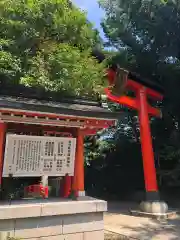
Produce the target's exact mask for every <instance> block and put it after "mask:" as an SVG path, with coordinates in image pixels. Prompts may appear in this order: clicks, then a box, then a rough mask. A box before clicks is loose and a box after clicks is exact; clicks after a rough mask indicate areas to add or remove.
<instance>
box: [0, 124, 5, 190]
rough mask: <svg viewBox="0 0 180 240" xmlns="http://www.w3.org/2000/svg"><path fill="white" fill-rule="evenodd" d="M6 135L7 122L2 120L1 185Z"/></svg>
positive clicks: (0, 127)
mask: <svg viewBox="0 0 180 240" xmlns="http://www.w3.org/2000/svg"><path fill="white" fill-rule="evenodd" d="M5 137H6V123H3V122H0V187H1V185H2V173H3V164H4V144H5Z"/></svg>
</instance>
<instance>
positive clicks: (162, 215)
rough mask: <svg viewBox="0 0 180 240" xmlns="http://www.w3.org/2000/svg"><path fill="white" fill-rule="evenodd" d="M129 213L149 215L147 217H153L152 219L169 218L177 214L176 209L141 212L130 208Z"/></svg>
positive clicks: (142, 215)
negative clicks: (160, 211)
mask: <svg viewBox="0 0 180 240" xmlns="http://www.w3.org/2000/svg"><path fill="white" fill-rule="evenodd" d="M130 213H131V214H132V215H133V216H138V217H139V216H140V217H149V218H153V219H158V220H160V219H162V220H164V219H171V218H175V217H176V216H177V212H176V211H168V212H167V213H148V212H141V211H138V210H137V211H136V210H131V211H130Z"/></svg>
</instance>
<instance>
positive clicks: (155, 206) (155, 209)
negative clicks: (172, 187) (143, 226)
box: [140, 201, 168, 214]
mask: <svg viewBox="0 0 180 240" xmlns="http://www.w3.org/2000/svg"><path fill="white" fill-rule="evenodd" d="M140 210H141V211H142V212H146V213H152V214H165V213H167V211H168V205H167V204H166V203H165V202H161V201H144V202H141V204H140Z"/></svg>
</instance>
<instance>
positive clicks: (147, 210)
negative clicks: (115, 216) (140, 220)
mask: <svg viewBox="0 0 180 240" xmlns="http://www.w3.org/2000/svg"><path fill="white" fill-rule="evenodd" d="M130 212H131V214H133V215H136V216H143V217H150V218H156V219H168V218H172V217H174V216H175V215H176V211H168V205H167V204H166V203H165V202H161V201H144V202H142V203H141V204H140V210H137V211H136V210H132V211H130Z"/></svg>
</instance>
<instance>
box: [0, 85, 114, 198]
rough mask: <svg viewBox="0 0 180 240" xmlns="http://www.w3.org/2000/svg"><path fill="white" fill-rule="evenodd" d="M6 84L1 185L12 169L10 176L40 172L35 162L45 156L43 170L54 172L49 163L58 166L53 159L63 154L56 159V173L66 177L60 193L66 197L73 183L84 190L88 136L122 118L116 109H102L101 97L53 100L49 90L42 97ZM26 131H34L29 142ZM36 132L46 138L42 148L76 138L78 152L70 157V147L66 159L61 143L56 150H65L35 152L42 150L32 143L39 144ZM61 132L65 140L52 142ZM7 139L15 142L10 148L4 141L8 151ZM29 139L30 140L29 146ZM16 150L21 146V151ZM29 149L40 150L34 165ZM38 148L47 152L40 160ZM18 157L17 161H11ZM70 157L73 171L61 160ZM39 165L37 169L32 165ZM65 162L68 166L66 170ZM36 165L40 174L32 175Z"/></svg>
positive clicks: (1, 104)
mask: <svg viewBox="0 0 180 240" xmlns="http://www.w3.org/2000/svg"><path fill="white" fill-rule="evenodd" d="M2 89H3V88H1V93H0V185H1V186H2V185H3V179H4V177H6V178H7V177H8V174H9V176H11V177H13V176H15V177H26V176H37V175H38V172H37V171H38V170H37V168H38V167H37V165H38V164H41V163H40V162H43V161H44V162H43V166H42V167H41V170H39V171H40V172H39V176H43V175H47V177H48V176H52V173H51V172H50V169H51V170H52V169H53V168H54V169H55V167H53V166H55V161H56V160H57V158H58V156H59V163H57V164H56V167H58V168H59V169H58V171H59V172H57V170H56V169H55V172H56V175H55V176H54V177H58V176H64V177H65V179H64V188H63V189H64V190H63V192H61V195H62V196H66V197H67V196H68V195H69V194H70V190H71V185H72V190H73V192H74V193H75V195H76V197H80V196H84V195H85V192H84V137H85V136H86V135H93V134H95V133H96V132H97V131H98V130H100V129H103V128H108V127H109V126H111V125H115V122H116V119H117V118H118V115H117V113H116V114H114V113H111V112H109V111H108V110H106V109H103V108H102V107H101V106H100V104H99V103H98V102H97V101H92V100H85V99H73V98H68V99H67V98H63V99H61V100H60V101H56V102H55V101H52V100H51V98H50V99H48V100H47V96H45V95H47V93H46V94H44V96H43V97H40V99H39V100H38V99H37V97H36V98H35V97H33V94H32V93H27V89H25V90H24V88H23V90H22V89H19V90H17V89H11V90H6V89H5V88H4V89H3V90H2ZM43 98H45V99H43ZM11 135H12V136H11ZM23 136H26V137H27V136H31V137H33V140H31V143H29V142H28V141H29V140H28V139H29V138H28V139H21V138H22V137H23ZM38 137H39V138H40V139H41V138H42V137H44V139H46V143H45V145H43V146H44V147H42V148H44V149H45V148H47V145H48V144H49V145H48V146H49V147H52V148H53V149H55V148H63V146H61V144H62V141H64V140H63V139H70V140H71V139H75V140H76V146H75V148H73V149H74V151H75V152H74V155H75V156H74V155H73V153H72V158H70V157H71V155H70V154H71V153H69V157H68V153H67V159H66V156H65V153H64V152H63V150H61V149H57V152H58V151H62V153H60V152H59V153H57V152H52V154H51V153H42V151H45V150H41V153H36V151H38V150H37V147H36V148H35V146H34V145H33V142H34V141H35V142H36V144H41V143H39V142H38V141H40V140H38ZM12 138H14V140H13V141H14V142H13V143H12V142H11V141H12ZM58 138H60V139H61V140H62V141H61V142H59V143H58V144H59V145H57V147H56V146H55V145H54V144H56V143H53V141H54V139H55V141H56V139H58ZM52 139H53V140H52ZM7 140H8V141H7ZM42 141H44V140H42ZM18 142H19V143H18ZM17 143H18V144H19V145H18V146H16V148H17V150H16V149H15V146H14V150H13V147H12V144H14V145H17ZM21 143H22V144H21ZM51 143H52V144H51ZM8 144H9V145H11V146H9V148H8V147H7V146H6V150H7V151H4V149H5V145H8ZM23 144H24V145H23ZM29 144H31V147H30V145H29ZM50 145H51V146H50ZM20 148H21V149H20ZM18 149H20V150H18ZM25 149H26V150H25ZM68 149H70V147H68ZM66 150H67V149H66ZM18 151H21V152H20V153H18ZM52 151H54V150H52ZM67 151H70V150H67ZM72 151H73V150H72ZM4 152H5V153H6V152H7V154H6V155H7V156H5V153H4ZM30 152H33V154H35V155H36V163H33V164H31V166H30V165H29V162H30V161H33V159H32V158H35V155H34V157H32V156H31V155H32V154H31V153H30ZM8 154H9V155H8ZM18 154H19V155H18ZM37 154H39V155H44V158H43V157H42V158H41V160H37ZM15 155H18V156H19V157H18V156H15ZM73 156H74V157H73ZM15 158H16V160H17V163H15V162H14V163H12V162H13V161H15V160H13V159H15ZM18 158H19V159H20V160H18ZM25 158H26V159H25ZM73 158H74V159H73ZM4 160H5V161H6V162H4ZM50 160H51V161H50ZM66 160H67V161H66ZM70 161H74V165H73V166H74V169H73V171H71V172H70V174H69V173H68V171H67V172H65V171H66V170H65V169H68V168H66V166H65V167H64V168H63V166H60V164H67V166H68V164H70ZM10 162H11V164H10ZM37 162H38V163H37ZM56 162H57V161H56ZM13 164H14V165H13ZM58 164H59V165H58ZM15 165H16V166H15ZM35 165H36V170H34V169H35V167H34V166H35ZM3 167H4V168H3ZM62 168H63V169H64V170H63V172H62ZM39 169H40V168H39ZM42 169H44V170H42ZM35 171H36V175H34V172H35ZM31 189H32V188H31Z"/></svg>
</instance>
